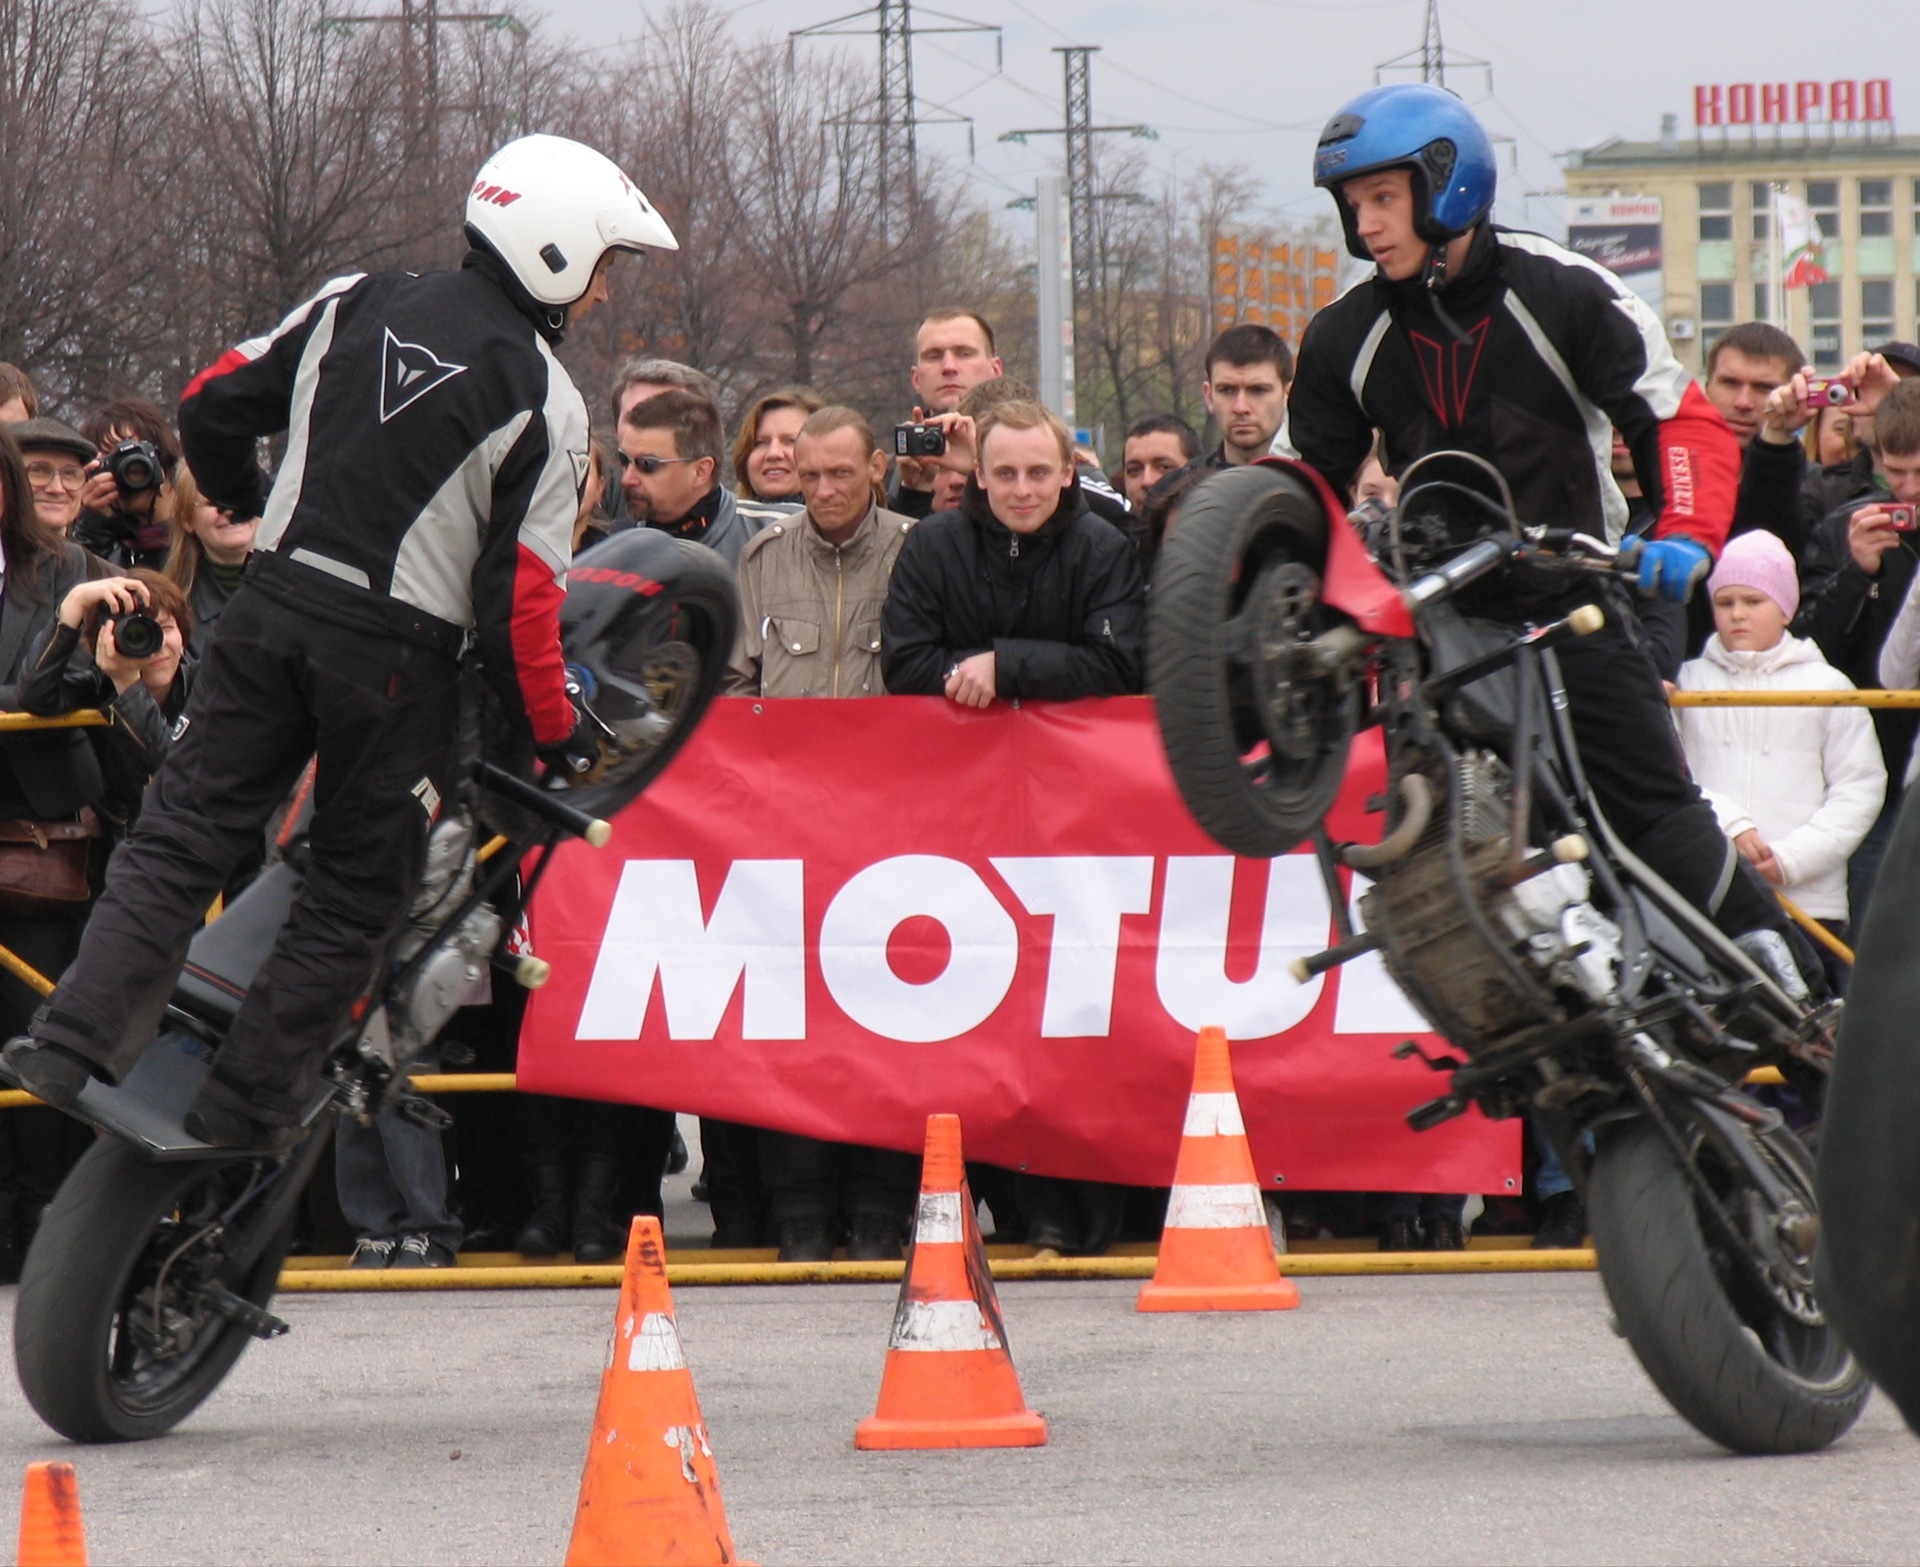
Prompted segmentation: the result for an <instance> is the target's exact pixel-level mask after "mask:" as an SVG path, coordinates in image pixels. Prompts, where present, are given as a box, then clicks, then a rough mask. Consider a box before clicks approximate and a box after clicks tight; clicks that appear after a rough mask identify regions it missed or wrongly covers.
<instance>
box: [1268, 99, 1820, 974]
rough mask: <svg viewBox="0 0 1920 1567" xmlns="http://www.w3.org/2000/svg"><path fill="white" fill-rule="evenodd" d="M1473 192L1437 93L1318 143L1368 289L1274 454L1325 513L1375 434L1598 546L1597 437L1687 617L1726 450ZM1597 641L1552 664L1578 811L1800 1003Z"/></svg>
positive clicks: (1648, 569)
mask: <svg viewBox="0 0 1920 1567" xmlns="http://www.w3.org/2000/svg"><path fill="white" fill-rule="evenodd" d="M1494 182H1495V174H1494V157H1493V147H1492V144H1491V143H1490V142H1489V141H1488V139H1487V134H1486V132H1485V131H1484V130H1483V129H1482V128H1481V126H1480V124H1479V122H1478V121H1476V120H1475V119H1474V117H1473V115H1472V114H1471V113H1469V112H1468V110H1467V109H1466V107H1465V106H1464V105H1463V104H1462V103H1461V102H1460V100H1459V99H1457V98H1456V97H1454V96H1453V94H1451V93H1449V92H1446V91H1444V90H1442V89H1440V88H1437V87H1429V86H1418V85H1396V86H1390V87H1378V88H1375V89H1374V90H1372V91H1371V92H1367V93H1363V94H1362V95H1361V96H1360V97H1358V98H1355V99H1354V100H1353V101H1352V102H1351V103H1349V104H1347V105H1346V107H1345V108H1343V109H1341V110H1340V112H1339V113H1338V114H1336V115H1335V116H1334V117H1333V118H1332V119H1331V120H1329V121H1328V122H1327V126H1326V129H1325V130H1324V131H1322V132H1321V136H1320V144H1319V148H1318V150H1317V151H1316V153H1315V155H1314V183H1315V184H1316V185H1318V186H1321V187H1322V188H1324V189H1328V190H1331V191H1332V192H1333V195H1334V199H1335V202H1336V203H1337V204H1338V206H1339V209H1340V218H1341V222H1342V223H1343V224H1344V226H1345V229H1346V235H1347V248H1348V250H1350V251H1351V252H1352V253H1353V254H1354V255H1356V256H1359V257H1361V258H1363V259H1370V260H1372V261H1373V262H1374V264H1375V266H1376V268H1377V270H1376V272H1375V273H1374V275H1373V277H1372V278H1371V279H1370V280H1369V281H1367V282H1365V283H1363V284H1361V285H1360V286H1359V287H1357V288H1355V289H1353V290H1352V291H1351V292H1349V293H1348V294H1346V295H1345V296H1343V297H1342V298H1341V299H1339V300H1338V301H1336V302H1335V303H1334V304H1332V305H1330V306H1328V307H1327V308H1326V309H1324V310H1322V311H1321V312H1320V313H1319V314H1318V315H1316V316H1315V317H1314V318H1313V321H1312V323H1311V325H1309V326H1308V328H1307V331H1306V335H1305V338H1304V339H1303V341H1302V343H1301V346H1300V363H1299V369H1298V373H1297V376H1296V378H1295V380H1294V383H1293V392H1292V396H1291V399H1290V401H1289V408H1288V423H1287V426H1286V428H1285V429H1283V431H1282V432H1281V438H1280V445H1281V447H1290V448H1291V451H1292V453H1293V454H1294V455H1297V456H1298V457H1300V458H1301V459H1303V460H1304V461H1305V462H1306V463H1308V464H1309V465H1310V466H1312V467H1313V468H1315V469H1317V470H1318V471H1319V472H1320V473H1321V474H1322V475H1324V476H1325V478H1326V479H1327V480H1328V482H1329V483H1330V484H1332V485H1333V487H1334V489H1335V490H1336V491H1338V492H1340V493H1341V494H1343V495H1344V494H1345V493H1346V492H1347V490H1348V489H1349V487H1350V486H1351V484H1352V481H1353V478H1354V475H1355V473H1356V472H1358V470H1359V468H1360V466H1361V464H1362V463H1364V462H1365V461H1366V458H1367V454H1368V452H1369V451H1370V450H1371V448H1372V445H1373V439H1374V431H1375V430H1376V429H1378V430H1380V431H1381V432H1382V433H1383V435H1384V437H1385V442H1386V454H1387V467H1388V469H1389V471H1390V472H1393V473H1395V474H1398V473H1401V472H1403V471H1404V470H1405V469H1406V468H1407V466H1408V465H1409V464H1410V463H1412V462H1414V461H1415V460H1416V459H1418V458H1420V457H1423V456H1425V455H1427V454H1428V453H1430V452H1437V451H1448V450H1452V451H1465V452H1470V453H1473V454H1475V455H1477V456H1479V457H1482V458H1484V459H1486V460H1487V461H1488V462H1490V463H1492V464H1493V466H1494V467H1495V468H1497V469H1498V470H1499V471H1500V472H1501V474H1502V475H1503V476H1504V477H1505V479H1506V481H1507V484H1508V486H1509V488H1510V489H1511V491H1512V493H1513V499H1514V505H1515V508H1516V510H1517V512H1518V514H1519V517H1520V520H1521V521H1523V522H1528V523H1545V524H1548V525H1550V526H1554V527H1566V528H1577V529H1580V530H1582V531H1584V532H1587V533H1591V534H1593V535H1595V536H1596V537H1604V538H1608V539H1610V540H1612V541H1613V542H1616V543H1618V542H1619V541H1620V539H1621V535H1622V533H1623V531H1624V528H1625V524H1626V519H1627V505H1626V500H1625V498H1624V497H1623V496H1622V495H1621V493H1620V490H1619V488H1618V486H1617V485H1615V483H1614V482H1613V478H1612V475H1611V473H1610V471H1609V468H1610V457H1611V449H1612V437H1611V431H1612V429H1613V428H1614V427H1617V428H1618V429H1619V430H1620V432H1621V434H1622V435H1623V436H1624V438H1625V440H1626V443H1627V445H1628V447H1629V448H1630V449H1631V451H1632V453H1633V459H1634V469H1635V472H1636V473H1637V474H1638V476H1639V480H1640V487H1641V491H1642V493H1643V494H1644V495H1645V496H1646V498H1647V502H1648V504H1649V505H1650V506H1652V507H1653V508H1654V510H1655V512H1656V514H1657V517H1658V521H1657V523H1656V524H1655V526H1654V528H1653V530H1652V537H1651V538H1650V539H1648V540H1646V541H1644V542H1640V541H1636V542H1637V548H1638V557H1637V558H1638V563H1639V581H1640V587H1641V589H1642V591H1643V592H1647V593H1658V594H1660V595H1661V596H1663V597H1665V598H1668V599H1673V600H1676V601H1684V600H1685V599H1686V597H1687V595H1688V594H1689V592H1691V590H1692V589H1693V588H1694V586H1695V585H1696V584H1697V583H1699V582H1700V581H1701V580H1702V579H1704V578H1705V577H1706V575H1707V573H1708V571H1709V570H1710V569H1711V568H1712V565H1713V560H1714V556H1715V554H1716V553H1717V551H1718V550H1719V548H1720V546H1721V545H1722V544H1723V543H1724V542H1725V540H1726V536H1727V527H1728V524H1729V522H1730V521H1731V519H1732V516H1733V508H1734V499H1735V494H1736V491H1737V487H1738V482H1739V470H1740V448H1739V446H1738V444H1737V443H1736V442H1735V440H1734V437H1733V434H1732V432H1731V431H1730V430H1728V428H1727V426H1726V423H1725V421H1724V420H1723V419H1722V418H1721V417H1720V415H1719V413H1718V411H1717V410H1716V409H1715V408H1714V407H1713V405H1712V404H1711V403H1710V402H1708V401H1707V399H1706V395H1705V394H1704V393H1703V392H1702V391H1701V389H1700V387H1699V386H1698V385H1697V384H1696V383H1695V382H1694V381H1692V379H1691V378H1690V377H1689V376H1688V375H1687V373H1686V372H1685V371H1684V370H1682V369H1681V367H1680V364H1679V362H1678V361H1677V360H1676V359H1675V358H1674V355H1673V350H1672V348H1671V347H1670V346H1669V345H1668V343H1667V337H1666V332H1665V331H1664V329H1663V328H1662V327H1661V325H1660V322H1659V321H1658V319H1657V318H1656V317H1655V316H1654V314H1653V312H1652V311H1651V310H1649V309H1648V308H1647V306H1646V305H1645V304H1644V303H1643V302H1642V301H1641V300H1640V299H1639V298H1638V297H1637V296H1636V295H1634V294H1633V293H1632V292H1630V291H1629V290H1628V289H1627V288H1626V287H1625V286H1624V285H1623V284H1622V283H1621V282H1620V281H1619V280H1618V279H1617V278H1616V277H1615V276H1614V275H1613V274H1612V273H1610V272H1607V271H1605V270H1603V269H1602V268H1601V267H1599V266H1596V265H1595V264H1594V263H1593V262H1591V261H1589V260H1587V259H1586V258H1584V257H1582V256H1578V255H1575V254H1574V253H1573V252H1571V251H1569V250H1567V249H1565V248H1563V247H1562V246H1560V245H1556V244H1554V243H1553V242H1552V241H1551V240H1547V239H1543V238H1541V237H1540V236H1539V235H1536V234H1526V233H1518V232H1514V231H1510V230H1507V229H1502V228H1497V227H1495V226H1494V225H1493V224H1492V223H1491V222H1490V221H1488V213H1489V212H1490V211H1491V210H1492V207H1493V197H1494ZM1576 602H1577V601H1576ZM1571 607H1572V604H1571V603H1569V602H1567V601H1566V600H1565V599H1562V598H1554V599H1552V600H1543V599H1542V598H1541V597H1539V596H1538V595H1534V596H1532V597H1527V596H1523V595H1510V596H1509V599H1508V601H1507V602H1506V603H1503V604H1500V605H1497V606H1495V607H1493V608H1492V609H1491V610H1488V609H1487V608H1486V606H1484V605H1476V613H1491V614H1493V615H1496V616H1499V617H1500V618H1505V619H1511V620H1513V621H1515V622H1519V621H1523V620H1529V619H1537V620H1541V621H1545V620H1549V619H1557V618H1559V617H1560V616H1563V615H1565V614H1566V613H1567V611H1568V610H1569V609H1570V608H1571ZM1618 619H1619V617H1618V616H1617V615H1614V614H1609V616H1608V623H1607V625H1606V628H1605V629H1604V630H1602V631H1600V632H1598V633H1596V634H1594V635H1592V636H1588V637H1583V638H1579V639H1577V640H1574V641H1571V642H1568V643H1565V644H1563V645H1562V646H1561V647H1560V648H1559V650H1558V658H1559V662H1560V669H1561V674H1562V678H1563V679H1564V681H1565V684H1566V688H1567V692H1568V696H1569V698H1570V717H1571V719H1572V723H1573V729H1574V734H1575V739H1576V743H1577V744H1578V746H1579V749H1580V757H1581V762H1582V765H1583V766H1584V768H1585V769H1586V773H1587V777H1588V780H1589V782H1590V783H1591V784H1592V787H1593V791H1594V794H1595V795H1596V796H1597V798H1598V799H1599V801H1600V804H1601V807H1602V808H1603V809H1604V810H1605V812H1606V814H1607V819H1608V821H1609V823H1610V824H1611V825H1612V827H1613V829H1614V830H1615V831H1616V832H1617V833H1619V834H1620V836H1621V838H1622V839H1623V840H1624V841H1625V842H1626V844H1627V846H1628V847H1629V848H1630V849H1631V850H1633V852H1634V853H1636V854H1637V855H1639V856H1640V857H1641V858H1642V859H1644V860H1645V861H1646V862H1647V863H1648V864H1649V865H1651V866H1652V867H1653V868H1654V869H1655V870H1656V871H1658V872H1659V873H1660V875H1662V876H1663V877H1664V878H1665V879H1666V880H1667V881H1668V882H1670V883H1671V884H1672V885H1673V887H1674V888H1675V890H1677V891H1678V892H1680V893H1681V895H1682V896H1684V897H1685V898H1687V899H1688V901H1690V902H1691V903H1693V904H1694V905H1695V906H1696V907H1698V908H1700V909H1702V910H1703V911H1705V912H1707V913H1708V914H1710V915H1712V916H1713V917H1714V919H1715V921H1716V922H1717V923H1718V924H1719V926H1720V928H1721V929H1722V930H1724V931H1725V932H1726V933H1727V934H1729V935H1731V936H1735V937H1738V938H1741V942H1742V945H1743V946H1745V947H1747V948H1748V949H1749V950H1750V951H1751V952H1752V954H1753V955H1754V956H1755V957H1756V958H1759V959H1761V960H1762V961H1763V962H1764V963H1765V966H1766V967H1767V968H1768V969H1769V970H1770V971H1771V972H1773V974H1774V977H1775V978H1776V979H1778V980H1780V981H1781V983H1782V984H1783V985H1784V986H1786V988H1788V989H1789V990H1790V991H1792V992H1794V993H1796V994H1804V993H1805V986H1804V983H1803V982H1801V981H1800V979H1799V976H1798V974H1797V972H1796V971H1795V969H1794V967H1793V965H1792V961H1791V957H1790V954H1789V950H1788V948H1787V946H1786V945H1785V942H1784V939H1783V937H1782V936H1781V934H1780V932H1781V930H1782V929H1783V927H1784V920H1783V918H1782V916H1781V914H1780V911H1779V909H1778V908H1777V907H1775V906H1774V904H1773V901H1772V900H1771V899H1770V898H1769V897H1767V896H1766V894H1765V891H1764V889H1762V888H1760V887H1757V886H1756V885H1754V883H1753V881H1752V880H1751V879H1749V878H1748V877H1746V876H1744V875H1742V874H1741V870H1740V864H1739V856H1738V854H1737V853H1736V852H1735V850H1734V847H1733V845H1732V844H1731V843H1729V842H1728V841H1727V839H1726V836H1725V834H1723V833H1722V832H1721V831H1720V828H1719V825H1718V823H1717V822H1716V821H1715V819H1714V815H1713V811H1712V810H1711V808H1710V807H1709V806H1708V805H1707V803H1706V802H1705V801H1704V800H1703V799H1702V798H1701V796H1700V791H1699V790H1698V789H1697V788H1696V787H1695V786H1694V785H1693V783H1692V782H1691V781H1690V780H1689V779H1688V778H1687V775H1686V773H1685V771H1684V768H1683V764H1682V761H1681V757H1680V750H1679V745H1678V743H1677V741H1676V740H1675V739H1674V729H1673V723H1672V720H1671V717H1670V716H1669V713H1668V710H1667V704H1666V699H1665V696H1664V694H1663V692H1662V688H1661V685H1660V680H1659V676H1658V674H1657V672H1656V671H1655V668H1654V665H1653V661H1652V659H1651V657H1650V656H1649V654H1648V652H1647V650H1646V648H1645V647H1644V646H1643V645H1642V642H1641V640H1640V639H1639V638H1638V637H1637V636H1636V635H1635V634H1634V631H1633V629H1632V628H1629V627H1627V626H1623V625H1621V624H1619V623H1618Z"/></svg>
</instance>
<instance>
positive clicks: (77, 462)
mask: <svg viewBox="0 0 1920 1567" xmlns="http://www.w3.org/2000/svg"><path fill="white" fill-rule="evenodd" d="M49 427H51V428H49ZM23 432H24V433H23ZM15 435H21V438H22V440H23V441H24V442H25V444H26V447H27V450H26V451H25V454H24V455H23V452H22V447H21V446H20V445H16V444H15V440H14V436H15ZM90 450H91V448H90V447H89V446H88V445H87V444H86V443H84V442H83V441H82V439H81V437H80V436H79V435H78V434H77V433H76V432H74V431H71V430H68V429H66V427H65V426H64V425H57V424H55V422H54V421H52V420H45V419H42V420H34V421H31V422H30V423H29V424H28V425H26V426H23V427H21V430H16V431H15V432H13V433H12V434H9V433H8V432H6V431H0V559H4V561H5V588H4V590H3V591H0V711H12V712H18V711H20V710H21V709H22V708H23V707H24V706H25V702H24V699H23V697H22V695H21V690H20V687H21V683H22V682H23V681H24V680H26V679H27V678H28V676H29V675H30V674H31V673H32V671H33V665H34V663H35V660H36V658H37V656H38V655H39V654H40V652H41V650H42V649H43V648H44V647H45V646H46V644H47V641H48V638H49V636H50V634H51V632H52V628H53V625H54V622H55V620H56V617H57V611H58V606H59V605H60V604H61V603H63V602H64V601H65V600H66V598H67V597H68V596H69V594H70V593H71V592H72V591H73V590H74V589H75V588H76V587H77V586H80V585H82V584H84V583H85V582H86V581H87V579H88V577H89V576H90V574H91V573H92V572H93V571H96V570H102V569H104V568H102V567H101V565H100V563H99V562H98V561H96V560H94V559H93V557H92V556H90V555H88V554H87V552H86V551H85V550H83V549H81V548H80V546H79V545H78V544H75V543H73V542H71V541H70V540H68V539H67V538H65V537H63V536H62V532H61V526H62V525H63V524H64V522H66V521H70V520H71V518H70V517H69V516H67V515H66V514H65V512H64V511H63V509H62V508H63V507H64V506H65V505H67V504H70V503H71V502H72V501H73V500H74V499H75V498H77V496H78V494H79V490H80V483H81V481H80V478H79V471H80V468H81V465H82V464H83V463H84V462H85V461H86V460H87V455H88V453H89V452H90ZM56 468H57V469H59V470H60V471H58V472H54V473H52V474H51V477H49V474H48V472H46V471H42V472H33V471H32V470H35V469H41V470H51V469H56ZM67 470H71V471H67ZM50 500H51V502H52V503H53V504H49V501H50ZM76 509H77V508H76ZM50 514H51V516H50ZM89 733H90V731H87V730H83V729H60V730H51V731H47V730H42V731H37V732H36V731H24V732H12V733H5V734H0V946H4V947H5V948H6V949H7V950H8V951H9V952H10V953H12V954H13V955H14V956H15V957H17V958H19V959H21V960H22V961H23V962H25V963H26V964H28V965H29V966H30V967H32V968H33V969H34V970H36V971H37V972H38V973H40V974H43V975H45V976H46V977H47V978H49V979H58V978H59V977H60V975H61V973H62V972H63V971H64V970H65V969H66V966H67V964H68V963H69V962H70V961H71V960H72V958H73V954H74V952H75V951H76V950H77V949H78V947H79V945H80V932H81V929H82V928H83V927H84V926H85V924H86V922H87V915H88V913H89V912H90V911H91V910H92V907H93V898H94V894H95V893H96V892H97V891H98V890H99V886H100V873H101V870H102V867H103V864H104V861H105V849H106V841H105V839H104V838H103V837H101V836H100V832H101V829H100V822H99V818H98V817H96V816H95V815H94V812H93V809H92V807H93V806H95V805H97V804H98V803H99V802H100V799H101V795H102V793H103V791H104V784H103V781H102V777H101V770H100V764H99V762H98V760H97V759H96V757H95V754H94V748H93V747H92V746H91V745H90V744H88V741H87V735H88V734H89ZM40 1000H41V997H40V993H39V992H38V991H37V990H35V989H34V988H33V987H31V986H30V985H28V984H27V983H26V982H25V981H24V980H22V979H20V978H18V977H17V976H16V975H14V974H13V973H11V972H0V1026H5V1027H8V1028H24V1027H26V1025H27V1021H28V1019H30V1018H31V1017H32V1016H33V1012H34V1009H35V1008H36V1007H37V1006H39V1004H40ZM89 1141H90V1139H89V1137H88V1135H87V1133H86V1131H85V1129H84V1128H82V1127H80V1126H79V1125H78V1124H77V1123H75V1122H73V1121H70V1120H68V1119H67V1118H66V1117H65V1116H62V1115H59V1114H58V1113H56V1112H54V1111H50V1110H42V1109H25V1110H9V1111H6V1112H4V1113H0V1282H9V1283H10V1282H12V1281H13V1280H14V1279H16V1278H18V1277H19V1266H20V1257H21V1255H22V1253H23V1252H24V1250H25V1247H26V1243H27V1241H28V1240H29V1239H30V1238H31V1236H32V1233H33V1229H34V1226H35V1224H36V1223H37V1222H38V1216H39V1210H40V1208H41V1207H42V1206H43V1205H44V1204H45V1203H46V1201H47V1200H48V1199H49V1198H50V1197H51V1196H52V1195H53V1192H54V1189H55V1188H56V1187H57V1186H58V1185H59V1184H60V1182H61V1180H62V1179H63V1178H64V1177H65V1175H66V1173H67V1170H68V1168H69V1167H70V1166H71V1165H72V1163H73V1161H74V1159H75V1158H77V1157H78V1156H79V1153H80V1151H81V1150H82V1149H84V1148H85V1147H86V1145H87V1143H88V1142H89Z"/></svg>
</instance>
